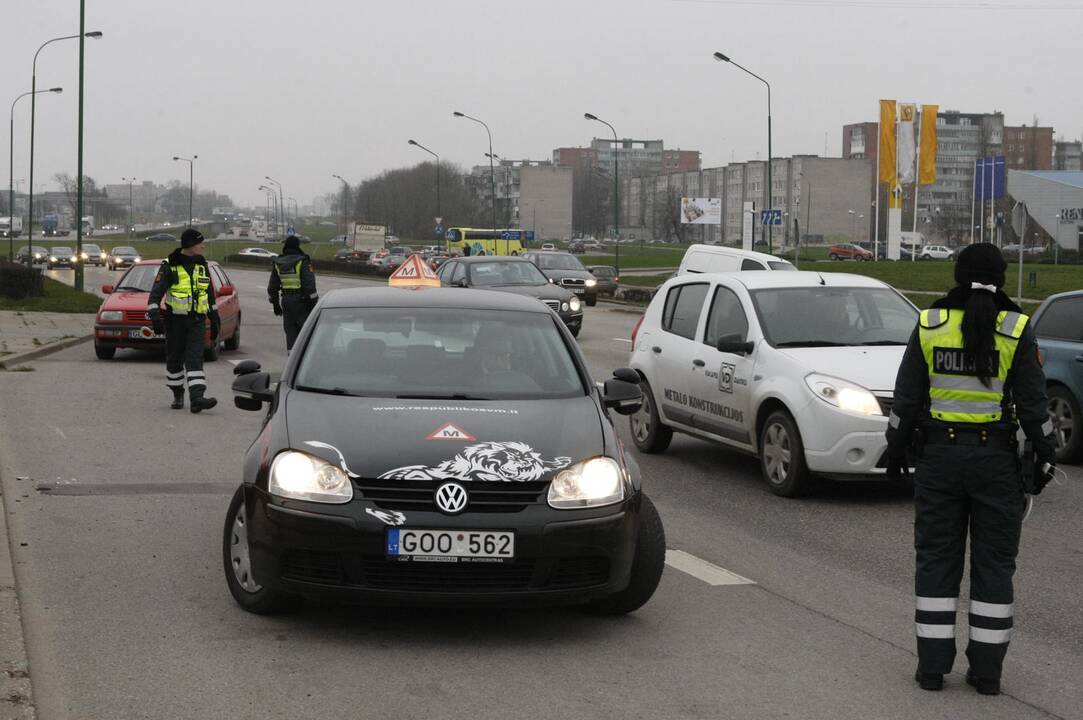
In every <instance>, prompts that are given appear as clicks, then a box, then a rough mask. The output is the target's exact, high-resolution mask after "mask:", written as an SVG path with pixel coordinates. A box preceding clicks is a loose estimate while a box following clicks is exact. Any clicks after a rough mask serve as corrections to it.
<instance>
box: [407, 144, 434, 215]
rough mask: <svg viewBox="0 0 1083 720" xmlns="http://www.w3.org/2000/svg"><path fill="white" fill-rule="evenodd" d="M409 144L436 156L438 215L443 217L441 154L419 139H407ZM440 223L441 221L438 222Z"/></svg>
mask: <svg viewBox="0 0 1083 720" xmlns="http://www.w3.org/2000/svg"><path fill="white" fill-rule="evenodd" d="M406 144H407V145H413V146H414V147H416V148H420V149H422V150H424V151H425V152H427V153H428V154H429V155H432V156H433V157H434V158H436V217H442V215H441V214H440V156H439V155H437V154H436V153H434V152H433V151H432V150H429V149H428V148H427V147H425V146H424V145H422V144H421V143H419V142H418V141H417V140H407V141H406ZM436 224H437V225H439V224H440V223H439V222H438V223H436Z"/></svg>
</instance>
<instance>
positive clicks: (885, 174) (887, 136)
mask: <svg viewBox="0 0 1083 720" xmlns="http://www.w3.org/2000/svg"><path fill="white" fill-rule="evenodd" d="M878 152H879V153H880V155H879V161H878V162H879V164H880V182H885V183H888V185H890V186H892V187H894V185H895V162H896V160H895V101H894V100H881V101H880V148H879V150H878Z"/></svg>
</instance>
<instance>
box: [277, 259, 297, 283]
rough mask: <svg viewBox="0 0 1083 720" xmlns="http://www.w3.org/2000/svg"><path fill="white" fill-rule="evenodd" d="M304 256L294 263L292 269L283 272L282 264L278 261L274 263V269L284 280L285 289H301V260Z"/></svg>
mask: <svg viewBox="0 0 1083 720" xmlns="http://www.w3.org/2000/svg"><path fill="white" fill-rule="evenodd" d="M303 260H304V258H301V259H298V260H297V262H296V263H295V264H294V266H293V269H292V270H286V271H285V272H283V270H282V266H281V265H279V264H278V263H275V264H274V271H275V272H276V273H278V277H279V279H280V280H281V281H282V289H283V290H300V289H301V262H302V261H303Z"/></svg>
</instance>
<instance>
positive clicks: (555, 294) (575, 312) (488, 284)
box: [436, 255, 583, 337]
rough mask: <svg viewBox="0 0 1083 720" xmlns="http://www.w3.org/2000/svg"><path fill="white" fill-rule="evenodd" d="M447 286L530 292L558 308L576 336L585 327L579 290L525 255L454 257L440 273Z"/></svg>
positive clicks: (529, 294) (438, 273) (550, 306)
mask: <svg viewBox="0 0 1083 720" xmlns="http://www.w3.org/2000/svg"><path fill="white" fill-rule="evenodd" d="M436 274H437V275H438V276H439V277H440V282H441V284H443V285H444V286H447V287H461V288H480V289H482V290H498V291H501V292H509V293H515V294H516V295H527V296H529V297H532V298H536V299H538V300H540V301H542V302H543V303H545V304H546V305H548V306H549V308H550V309H551V310H552V311H553V312H555V313H556V314H557V315H558V316H560V319H561V320H563V321H564V324H565V325H567V326H568V330H570V331H571V333H572V335H573V336H576V337H577V336H578V335H579V331H580V330H581V329H582V328H583V307H582V303H581V302H580V301H579V298H577V297H576V296H575V293H573V292H571V291H570V290H566V289H564V288H562V287H557V286H556V285H554V284H553V283H551V282H550V281H549V278H547V277H546V276H545V275H544V274H542V272H541V270H539V269H538V266H537V265H535V264H534V263H532V262H530V261H529V260H527V259H525V258H523V257H501V256H485V255H478V256H471V257H453V258H451V259H450V260H448V261H447V262H445V263H444V264H443V265H441V266H440V270H439V271H438V272H437V273H436Z"/></svg>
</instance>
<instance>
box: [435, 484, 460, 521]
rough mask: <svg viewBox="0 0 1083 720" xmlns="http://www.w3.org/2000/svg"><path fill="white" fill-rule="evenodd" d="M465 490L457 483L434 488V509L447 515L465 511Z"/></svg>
mask: <svg viewBox="0 0 1083 720" xmlns="http://www.w3.org/2000/svg"><path fill="white" fill-rule="evenodd" d="M466 500H467V496H466V489H465V488H464V487H463V486H462V485H460V484H459V483H453V482H449V483H444V484H443V485H441V486H440V487H438V488H436V507H438V508H440V509H441V510H442V511H444V512H446V513H447V514H449V515H454V514H456V513H460V512H462V511H463V510H465V509H466Z"/></svg>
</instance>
